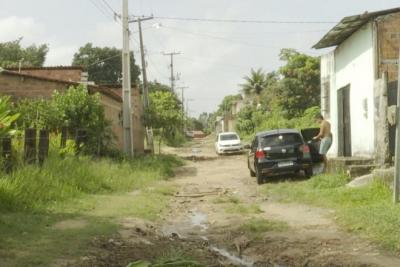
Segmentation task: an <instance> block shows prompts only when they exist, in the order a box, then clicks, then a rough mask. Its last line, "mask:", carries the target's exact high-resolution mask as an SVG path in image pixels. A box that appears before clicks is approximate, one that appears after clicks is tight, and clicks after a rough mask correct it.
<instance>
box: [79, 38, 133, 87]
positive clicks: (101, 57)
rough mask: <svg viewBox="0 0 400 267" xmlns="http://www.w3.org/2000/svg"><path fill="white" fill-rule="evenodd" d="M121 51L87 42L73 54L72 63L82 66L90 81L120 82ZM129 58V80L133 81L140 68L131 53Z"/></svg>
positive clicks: (103, 82)
mask: <svg viewBox="0 0 400 267" xmlns="http://www.w3.org/2000/svg"><path fill="white" fill-rule="evenodd" d="M121 55H122V51H121V49H117V48H115V47H96V46H93V44H92V43H87V44H86V45H85V46H83V47H81V48H79V51H78V52H77V53H75V54H74V58H73V61H72V65H74V66H82V67H84V68H85V69H86V70H87V71H88V73H89V78H90V80H91V81H94V82H95V83H96V84H120V83H121V78H122V56H121ZM130 60H131V81H132V83H135V82H136V81H137V79H138V77H139V75H140V69H139V67H138V66H137V65H136V64H135V58H134V56H133V53H131V56H130Z"/></svg>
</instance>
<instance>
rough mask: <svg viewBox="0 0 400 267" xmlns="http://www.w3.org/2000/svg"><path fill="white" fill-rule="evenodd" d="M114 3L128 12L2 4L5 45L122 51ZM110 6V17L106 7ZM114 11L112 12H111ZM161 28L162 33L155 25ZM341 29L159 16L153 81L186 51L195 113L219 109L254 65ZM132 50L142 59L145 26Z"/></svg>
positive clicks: (192, 5)
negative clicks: (88, 45)
mask: <svg viewBox="0 0 400 267" xmlns="http://www.w3.org/2000/svg"><path fill="white" fill-rule="evenodd" d="M105 2H107V3H108V4H109V5H110V6H111V7H112V8H113V9H114V10H116V11H117V12H120V9H121V5H122V4H121V2H122V0H104V1H103V0H34V1H33V0H13V1H10V0H0V42H4V41H10V40H14V39H16V38H19V37H23V38H24V39H23V44H24V45H30V44H32V43H37V44H41V43H47V44H49V46H50V52H49V54H48V57H47V60H46V65H48V66H51V65H69V64H71V61H72V56H73V54H74V53H75V52H76V51H77V50H78V48H79V47H80V46H82V45H84V44H85V43H87V42H92V43H94V45H97V46H115V47H118V48H120V47H121V40H122V38H121V32H122V30H121V26H120V25H119V24H118V23H115V21H113V19H112V15H111V11H110V10H108V9H107V7H106V5H105ZM129 5H130V13H131V14H133V15H150V14H154V16H159V17H162V16H165V17H192V18H220V19H243V20H275V21H276V20H278V21H339V20H340V19H341V18H342V17H344V16H348V15H354V14H359V13H363V12H364V11H376V10H380V9H387V8H393V7H397V6H399V2H398V0H362V1H361V0H346V1H345V0H279V1H277V0H129ZM101 8H103V12H102V11H100V10H99V9H101ZM107 12H108V13H107ZM155 23H161V24H162V26H161V27H160V28H159V29H156V28H155V27H152V25H153V24H155ZM333 26H334V24H232V23H209V22H188V21H172V20H161V19H154V20H152V21H147V22H144V23H143V28H144V29H145V30H144V39H145V44H146V49H147V51H148V57H147V61H148V72H149V73H148V76H149V79H150V80H154V79H157V80H158V81H160V82H163V83H167V84H169V80H168V78H169V73H170V70H169V57H166V56H163V55H161V52H162V51H166V52H169V51H174V50H175V51H179V52H182V54H181V55H179V56H176V57H175V70H176V72H179V73H180V77H181V79H180V80H179V81H178V82H177V86H188V87H189V88H188V89H186V91H185V94H186V96H187V98H189V99H192V101H190V102H189V106H190V113H191V115H198V114H199V113H201V112H203V111H207V112H211V111H214V110H215V109H216V107H217V105H218V104H219V103H220V102H221V100H222V98H223V97H224V96H225V95H227V94H235V93H238V91H239V87H238V84H239V83H241V82H242V77H243V76H244V75H247V74H248V73H249V72H250V69H251V68H260V67H261V68H263V69H264V70H266V71H272V70H276V69H277V68H278V67H279V66H280V64H281V62H280V61H279V57H278V55H279V51H280V49H281V48H295V49H298V50H299V51H302V52H306V53H309V54H311V55H319V54H321V53H323V52H324V51H316V50H313V49H311V46H312V45H313V44H315V43H316V42H317V41H318V40H319V39H320V38H321V37H322V36H323V35H324V34H325V33H326V32H327V31H328V30H329V29H330V28H331V27H333ZM131 30H132V31H133V39H134V40H133V42H132V43H131V48H132V49H133V50H134V53H135V55H137V56H136V58H137V60H138V63H140V61H139V60H140V59H139V56H138V42H137V40H138V34H137V32H136V31H137V25H131Z"/></svg>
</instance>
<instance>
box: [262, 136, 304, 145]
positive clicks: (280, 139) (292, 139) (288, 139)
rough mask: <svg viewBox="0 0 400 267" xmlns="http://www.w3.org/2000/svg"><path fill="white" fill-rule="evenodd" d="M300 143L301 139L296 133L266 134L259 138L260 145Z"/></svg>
mask: <svg viewBox="0 0 400 267" xmlns="http://www.w3.org/2000/svg"><path fill="white" fill-rule="evenodd" d="M301 143H303V140H302V139H301V136H300V135H299V134H296V133H288V134H276V135H268V136H264V137H262V138H261V146H262V147H273V146H283V145H296V144H301Z"/></svg>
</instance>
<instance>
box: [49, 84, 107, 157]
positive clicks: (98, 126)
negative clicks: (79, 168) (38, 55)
mask: <svg viewBox="0 0 400 267" xmlns="http://www.w3.org/2000/svg"><path fill="white" fill-rule="evenodd" d="M52 101H53V102H54V105H55V106H56V108H57V109H58V110H59V112H60V119H61V121H62V123H61V125H60V126H61V127H67V128H68V130H69V131H70V134H71V135H73V136H75V139H76V140H77V136H76V133H77V130H85V131H86V137H85V138H84V139H86V140H85V144H84V147H83V151H84V152H85V153H87V154H94V155H104V154H105V153H107V152H108V151H109V150H110V149H111V148H112V141H113V137H114V136H113V134H112V131H111V128H110V123H109V122H108V121H107V120H106V119H105V115H104V108H103V105H102V104H101V103H100V95H99V94H93V95H91V94H89V92H88V90H87V88H86V87H85V86H83V85H80V86H77V87H70V88H69V89H68V90H67V91H65V92H58V91H56V92H55V93H54V94H53V96H52Z"/></svg>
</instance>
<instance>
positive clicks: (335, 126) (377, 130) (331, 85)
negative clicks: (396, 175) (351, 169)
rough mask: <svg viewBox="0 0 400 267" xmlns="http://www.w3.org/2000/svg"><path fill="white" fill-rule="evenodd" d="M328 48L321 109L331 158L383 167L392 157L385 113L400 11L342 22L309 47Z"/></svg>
mask: <svg viewBox="0 0 400 267" xmlns="http://www.w3.org/2000/svg"><path fill="white" fill-rule="evenodd" d="M327 47H335V48H334V50H333V51H331V52H329V53H328V54H326V55H324V56H322V57H321V110H322V113H323V115H324V116H325V117H326V118H327V119H328V120H329V121H330V122H331V124H332V132H333V135H334V142H333V145H332V148H331V150H330V151H329V153H330V155H331V156H363V157H370V158H372V157H375V158H377V159H378V161H379V162H382V163H383V161H385V162H387V161H388V159H390V154H391V153H393V152H394V151H393V149H394V140H393V138H394V135H393V129H392V127H389V125H388V123H387V119H386V117H387V116H386V115H387V114H386V108H387V106H388V103H389V105H390V104H395V103H391V102H393V98H394V99H395V96H394V95H395V94H396V91H393V90H394V89H395V88H396V87H397V86H395V85H396V83H397V82H396V80H397V59H398V57H399V48H400V8H396V9H390V10H383V11H378V12H372V13H368V12H366V13H364V14H361V15H356V16H350V17H346V18H343V19H342V21H341V22H339V23H338V24H337V25H336V26H335V27H334V28H333V29H332V30H330V31H329V32H328V33H327V34H326V35H325V36H324V37H323V38H322V39H321V40H320V41H319V42H318V43H317V44H316V45H315V46H314V48H317V49H320V48H327ZM392 87H393V88H394V89H392ZM388 96H389V97H388ZM389 143H390V146H389Z"/></svg>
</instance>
